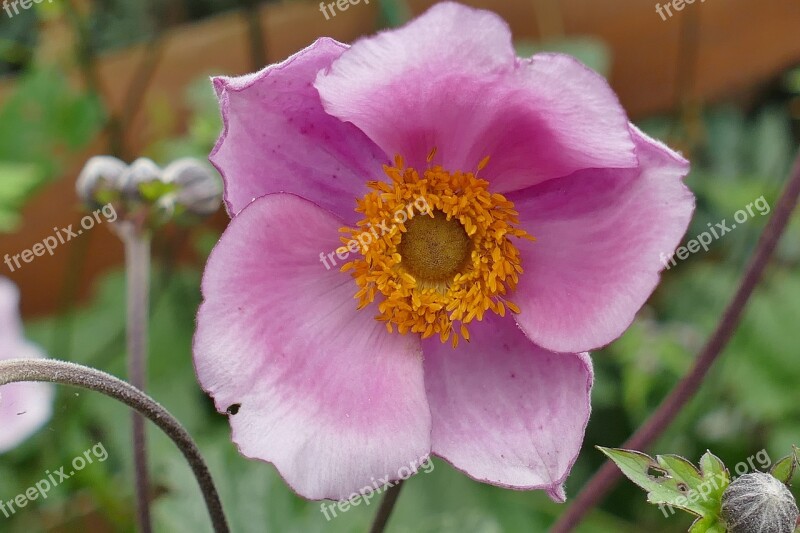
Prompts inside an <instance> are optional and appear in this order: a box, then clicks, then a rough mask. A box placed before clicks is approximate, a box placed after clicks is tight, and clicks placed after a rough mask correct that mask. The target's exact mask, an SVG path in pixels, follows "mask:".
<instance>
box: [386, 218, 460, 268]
mask: <svg viewBox="0 0 800 533" xmlns="http://www.w3.org/2000/svg"><path fill="white" fill-rule="evenodd" d="M405 228H406V231H405V233H403V235H402V236H401V237H400V244H399V245H398V246H397V251H398V253H400V258H401V260H400V265H401V268H403V269H404V270H405V271H406V272H408V273H409V274H411V275H412V276H414V278H416V279H417V280H418V281H421V282H422V281H424V282H430V283H444V282H447V281H448V280H451V279H453V276H455V275H456V274H457V273H458V272H459V271H460V270H461V269H462V268H463V267H464V266H466V264H467V262H468V260H469V258H470V252H471V244H472V241H471V240H470V238H469V235H467V231H466V230H465V229H464V226H462V225H461V222H459V221H458V220H457V219H455V218H450V219H448V218H447V215H446V214H445V213H444V212H443V211H439V210H436V211H434V212H433V216H417V217H414V218H413V219H411V220H409V221H408V222H407V223H406V224H405Z"/></svg>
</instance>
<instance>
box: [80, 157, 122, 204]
mask: <svg viewBox="0 0 800 533" xmlns="http://www.w3.org/2000/svg"><path fill="white" fill-rule="evenodd" d="M127 168H128V165H126V164H125V163H123V162H122V161H120V160H119V159H117V158H116V157H111V156H108V155H98V156H95V157H92V158H91V159H89V161H87V162H86V165H84V167H83V170H81V173H80V175H78V181H77V182H76V183H75V190H76V192H77V193H78V198H80V199H81V200H82V201H83V202H84V203H85V204H86V205H87V206H89V208H91V209H96V208H98V207H100V206H102V205H104V204H106V203H108V201H109V200H108V198H109V197H110V195H114V194H116V192H117V191H118V190H119V183H120V178H121V177H122V175H123V174H124V173H125V171H126V170H127Z"/></svg>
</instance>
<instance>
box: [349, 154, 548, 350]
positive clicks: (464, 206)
mask: <svg viewBox="0 0 800 533" xmlns="http://www.w3.org/2000/svg"><path fill="white" fill-rule="evenodd" d="M435 153H436V149H434V150H432V151H431V153H430V155H429V157H428V162H429V163H430V162H431V161H432V160H433V157H434V155H435ZM488 162H489V158H488V157H487V158H484V159H483V160H482V161H481V162H480V163H479V165H478V170H482V169H483V168H485V167H486V165H487V164H488ZM384 172H385V173H386V175H387V176H388V177H389V179H390V180H391V181H390V182H379V181H374V182H369V183H368V185H369V187H370V188H371V189H372V191H371V192H369V193H367V194H366V195H365V196H364V197H363V198H362V199H360V200H358V202H357V208H356V211H357V212H359V213H362V214H363V215H364V218H363V219H362V220H361V221H360V222H359V223H358V227H357V228H342V230H341V231H342V232H343V233H346V234H348V236H345V237H342V242H343V243H344V244H346V245H348V246H349V243H350V242H351V240H356V241H357V242H359V244H360V251H361V254H362V256H361V257H358V258H357V259H355V260H353V261H351V262H349V263H347V264H345V265H344V266H343V267H342V271H343V272H345V271H349V272H350V273H351V275H352V276H353V278H354V279H355V281H356V284H357V285H358V287H359V290H358V291H357V292H356V295H355V297H356V299H357V300H358V301H359V304H358V307H359V309H361V308H364V307H366V306H367V305H369V304H370V303H372V302H373V301H375V299H376V297H377V296H378V294H379V293H380V294H381V295H382V296H383V297H382V298H378V300H379V303H378V315H377V316H376V317H375V318H376V319H377V320H380V321H382V322H385V323H386V329H387V331H389V332H390V333H393V332H394V329H395V328H396V329H397V332H399V333H401V334H404V333H409V332H411V333H417V334H419V335H420V336H421V337H422V338H428V337H431V336H433V335H438V336H439V339H440V340H441V341H442V342H447V340H448V339H450V340H451V342H452V345H453V347H454V348H455V347H456V346H457V345H458V340H459V335H460V336H461V337H463V338H464V340H465V341H467V342H469V340H470V335H469V331H468V329H467V324H469V323H470V322H472V321H473V320H482V319H483V317H484V315H485V313H486V312H487V311H492V312H493V313H496V314H498V315H500V316H505V313H506V308H508V309H509V310H510V311H511V312H514V313H519V312H520V311H519V308H518V307H517V306H516V305H515V304H514V303H513V302H511V301H509V300H508V296H509V294H510V293H511V292H512V291H513V290H514V289H515V288H516V286H517V282H518V280H519V274H521V273H522V265H521V259H520V256H519V251H518V250H517V248H516V246H514V244H512V242H511V241H510V237H517V238H523V239H528V240H534V238H533V237H531V236H530V235H528V233H527V232H525V231H524V230H522V229H520V228H518V227H516V226H517V224H519V220H518V218H517V217H518V213H517V212H516V211H515V210H514V204H513V203H512V202H510V201H508V200H507V199H506V198H505V196H503V195H502V194H497V193H490V192H489V190H488V187H489V182H487V181H486V180H482V179H479V178H477V177H476V176H475V175H474V174H473V173H471V172H461V171H455V172H449V171H447V170H445V169H443V168H442V167H441V166H435V167H433V168H429V169H427V170H425V171H424V173H423V174H422V175H421V176H420V174H419V173H418V172H417V171H416V170H415V169H413V168H405V166H404V161H403V158H402V157H401V156H399V155H398V156H396V157H395V166H393V167H390V166H385V167H384ZM377 228H381V230H380V231H376V229H377ZM387 230H388V231H387ZM368 234H369V235H371V237H370V238H369V239H367V238H366V235H368ZM376 237H377V238H376ZM367 240H368V241H369V242H366V241H367ZM455 323H459V324H458V326H456V325H455ZM451 337H452V339H451Z"/></svg>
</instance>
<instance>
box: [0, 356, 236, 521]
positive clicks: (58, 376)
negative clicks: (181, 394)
mask: <svg viewBox="0 0 800 533" xmlns="http://www.w3.org/2000/svg"><path fill="white" fill-rule="evenodd" d="M20 381H45V382H50V383H59V384H61V385H71V386H74V387H81V388H84V389H89V390H93V391H96V392H100V393H102V394H105V395H106V396H109V397H111V398H114V399H116V400H118V401H120V402H122V403H124V404H125V405H127V406H128V407H130V408H132V409H135V410H136V411H137V412H139V413H141V414H142V415H143V416H145V417H147V418H148V419H149V420H151V421H152V422H153V423H154V424H155V425H157V426H158V427H159V428H161V430H162V431H163V432H164V433H166V434H167V436H168V437H169V438H170V439H172V441H173V442H174V443H175V444H176V445H177V446H178V448H179V449H180V451H181V453H182V454H183V456H184V457H185V458H186V460H187V462H188V463H189V466H190V467H191V468H192V472H194V475H195V478H196V479H197V483H198V485H200V490H201V491H202V493H203V497H204V499H205V502H206V507H207V508H208V514H209V515H210V517H211V523H212V525H213V526H214V531H216V532H217V533H229V531H230V530H229V528H228V523H227V521H226V519H225V513H224V511H223V509H222V503H221V502H220V499H219V494H218V493H217V489H216V487H215V486H214V481H213V479H212V478H211V473H210V472H209V471H208V467H207V466H206V464H205V461H203V457H202V456H201V455H200V451H199V450H198V449H197V445H196V444H195V443H194V441H193V440H192V437H191V436H190V435H189V433H187V431H186V430H185V429H184V428H183V426H181V424H180V422H178V421H177V420H175V418H174V417H173V416H172V415H171V414H170V413H169V411H167V410H166V409H164V408H163V407H162V406H161V405H159V404H158V403H157V402H156V401H155V400H153V399H152V398H150V397H149V396H147V395H146V394H145V393H143V392H142V391H140V390H139V389H137V388H136V387H134V386H133V385H131V384H129V383H126V382H124V381H122V380H120V379H118V378H116V377H114V376H112V375H110V374H106V373H105V372H101V371H100V370H96V369H94V368H89V367H85V366H82V365H76V364H74V363H68V362H65V361H56V360H54V359H10V360H8V361H0V387H1V386H3V385H6V384H8V383H16V382H20Z"/></svg>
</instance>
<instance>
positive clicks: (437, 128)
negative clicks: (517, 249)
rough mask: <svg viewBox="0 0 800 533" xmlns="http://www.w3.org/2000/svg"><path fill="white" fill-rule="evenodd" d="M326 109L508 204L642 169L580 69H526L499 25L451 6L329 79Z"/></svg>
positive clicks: (562, 64)
mask: <svg viewBox="0 0 800 533" xmlns="http://www.w3.org/2000/svg"><path fill="white" fill-rule="evenodd" d="M316 86H317V88H318V89H319V91H320V95H321V97H322V101H323V103H324V105H325V109H326V110H327V111H328V112H329V113H331V114H333V115H335V116H337V117H339V118H341V119H342V120H345V121H349V122H352V123H353V124H355V125H356V126H358V127H359V128H360V129H361V130H362V131H364V132H365V133H366V134H367V135H369V137H370V138H371V139H372V140H373V141H375V142H376V143H377V144H378V145H379V146H380V147H381V148H383V150H384V151H385V152H386V153H387V154H401V155H403V156H404V157H405V159H406V162H407V163H408V164H409V165H410V166H412V167H415V168H417V169H420V168H425V167H426V165H427V161H426V157H427V155H428V154H429V153H430V151H431V150H432V148H436V150H437V151H436V156H435V158H434V161H433V162H434V163H436V164H441V165H442V166H443V167H445V168H450V169H461V170H464V171H474V170H475V169H477V168H478V165H479V163H480V162H481V161H482V160H483V159H484V158H485V157H487V156H490V159H489V164H488V165H487V166H486V167H485V169H483V170H482V172H481V175H482V176H483V177H484V178H485V179H487V180H489V181H491V183H492V190H493V191H495V192H500V193H505V192H509V191H514V190H519V189H524V188H526V187H528V186H531V185H535V184H537V183H540V182H542V181H546V180H549V179H553V178H558V177H563V176H567V175H569V174H572V173H573V172H575V171H577V170H581V169H586V168H595V167H616V168H628V167H635V166H636V165H637V159H636V153H635V147H634V144H633V141H632V139H631V135H630V133H629V132H628V127H627V125H628V119H627V115H626V114H625V111H624V110H623V109H622V107H621V105H620V103H619V100H618V99H617V97H616V95H615V94H614V92H613V91H612V90H611V88H610V87H609V85H608V83H607V82H606V80H605V79H603V77H602V76H600V75H599V74H597V73H595V72H593V71H592V70H590V69H589V68H587V67H585V66H584V65H582V64H581V63H579V62H578V61H577V60H575V59H574V58H572V57H569V56H565V55H560V54H539V55H536V56H534V57H532V58H531V59H529V60H524V61H520V60H517V59H516V56H515V53H514V49H513V47H512V46H511V33H510V30H509V29H508V27H507V25H506V24H505V22H503V21H502V19H500V18H499V17H497V16H496V15H495V14H494V13H491V12H488V11H478V10H475V9H472V8H468V7H465V6H461V5H459V4H452V3H441V4H437V5H436V6H434V7H433V8H431V9H430V10H429V11H428V12H427V13H425V14H424V15H422V16H421V17H419V18H418V19H416V20H415V21H413V22H411V23H410V24H408V25H407V26H405V27H404V28H401V29H399V30H395V31H389V32H385V33H383V34H380V35H378V36H376V37H372V38H367V39H364V40H362V41H359V42H357V43H355V44H354V45H353V46H352V48H350V49H349V50H347V51H346V52H344V53H343V54H342V56H341V57H340V58H339V59H337V60H336V61H334V62H333V65H332V67H331V68H330V71H323V72H322V73H321V74H320V76H319V77H318V78H317V82H316Z"/></svg>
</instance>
